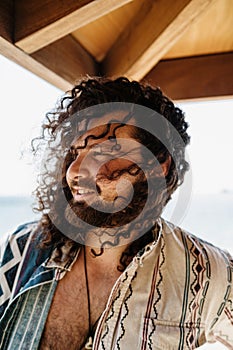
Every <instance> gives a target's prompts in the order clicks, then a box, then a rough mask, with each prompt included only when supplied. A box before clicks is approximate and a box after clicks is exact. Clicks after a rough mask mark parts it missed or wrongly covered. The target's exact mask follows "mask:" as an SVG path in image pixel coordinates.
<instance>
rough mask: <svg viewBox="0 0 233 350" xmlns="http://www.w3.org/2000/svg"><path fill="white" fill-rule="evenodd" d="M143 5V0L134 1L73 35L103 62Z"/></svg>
mask: <svg viewBox="0 0 233 350" xmlns="http://www.w3.org/2000/svg"><path fill="white" fill-rule="evenodd" d="M141 5H142V0H134V1H133V2H130V3H128V4H127V5H125V6H122V7H120V8H119V9H117V10H115V11H112V12H110V13H108V14H107V15H105V16H102V17H101V18H98V19H97V20H96V21H93V22H91V23H89V24H87V25H85V26H83V27H81V28H79V29H77V30H76V31H74V32H72V35H73V36H74V37H75V38H76V40H77V41H78V42H79V43H80V44H81V45H82V46H83V47H85V49H86V50H87V51H88V52H90V54H91V55H92V56H93V57H95V59H96V60H97V61H98V62H101V61H102V60H103V59H104V57H105V56H106V54H107V52H108V51H109V49H110V48H111V46H112V45H113V44H114V42H115V41H116V40H117V38H118V37H119V35H120V34H121V33H122V32H123V31H124V30H125V28H126V27H127V26H128V24H129V23H130V21H131V20H132V19H133V17H134V16H135V14H136V13H137V11H138V10H139V8H140V7H141Z"/></svg>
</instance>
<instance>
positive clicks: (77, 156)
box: [66, 112, 147, 226]
mask: <svg viewBox="0 0 233 350" xmlns="http://www.w3.org/2000/svg"><path fill="white" fill-rule="evenodd" d="M124 113H125V112H119V114H120V115H121V116H122V115H123V116H124ZM125 114H126V113H125ZM113 117H116V116H115V115H114V116H113V115H112V114H107V115H105V116H104V117H103V118H102V119H103V120H101V122H103V123H105V124H103V125H100V126H95V123H93V122H92V124H91V125H90V126H89V127H91V129H90V130H88V131H87V132H85V133H84V134H83V135H82V136H81V137H79V138H78V139H77V140H74V142H73V143H72V145H71V153H72V154H73V161H72V163H71V164H70V166H69V168H68V170H67V173H66V180H67V183H68V186H69V188H70V191H71V194H72V196H73V200H72V204H73V206H74V207H75V212H76V213H77V215H79V216H80V218H81V219H84V220H85V221H86V220H87V221H88V222H89V223H90V224H95V220H96V223H97V224H98V226H99V225H100V226H102V225H105V224H106V218H107V216H109V213H110V214H112V216H111V217H112V219H113V221H114V222H115V225H116V226H118V225H120V224H122V222H123V221H122V220H123V216H122V212H121V210H123V209H124V208H125V207H126V206H127V205H128V204H129V203H130V202H131V200H132V198H133V193H134V190H135V188H137V186H139V187H140V191H141V184H142V186H143V188H144V192H145V191H146V189H147V186H146V179H145V175H144V173H143V172H142V171H141V170H140V163H142V161H143V157H142V151H141V145H140V143H138V142H137V141H136V140H135V138H134V136H133V135H134V126H132V125H121V124H120V123H113V124H111V125H110V126H109V128H108V127H107V124H106V123H107V122H108V121H109V120H112V119H113ZM103 135H104V136H103ZM135 186H136V187H135ZM133 187H134V188H133ZM136 191H137V190H136ZM134 195H135V193H134ZM138 195H139V193H138ZM142 204H143V203H142ZM91 207H92V208H91ZM90 208H91V209H90ZM93 208H94V209H93ZM138 210H139V208H134V212H135V215H137V213H138ZM88 211H89V212H90V215H89V216H91V217H89V218H87V217H86V216H88ZM140 211H141V208H140ZM98 212H104V214H99V215H98ZM100 217H101V218H102V219H101V220H100V222H99V219H100ZM101 221H104V222H103V223H101ZM112 224H113V223H111V224H110V226H111V225H112ZM107 226H108V225H107Z"/></svg>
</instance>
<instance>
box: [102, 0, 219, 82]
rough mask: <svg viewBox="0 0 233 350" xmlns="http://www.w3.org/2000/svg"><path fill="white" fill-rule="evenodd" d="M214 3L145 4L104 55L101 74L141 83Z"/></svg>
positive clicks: (159, 0)
mask: <svg viewBox="0 0 233 350" xmlns="http://www.w3.org/2000/svg"><path fill="white" fill-rule="evenodd" d="M212 2H213V0H175V1H167V0H157V1H154V0H145V1H144V2H143V5H142V7H141V9H140V10H139V11H138V13H137V14H136V16H135V17H134V19H133V20H132V21H131V23H130V24H129V26H128V28H126V30H124V32H123V33H122V35H121V36H120V37H119V38H118V40H117V41H116V42H115V44H114V45H113V47H112V48H111V49H110V51H109V53H108V54H107V56H106V58H105V60H104V62H103V65H102V72H103V74H104V75H107V76H118V75H126V76H128V77H130V78H133V79H136V80H139V79H142V78H143V77H144V76H145V75H146V74H147V73H148V72H149V71H150V70H151V69H152V68H153V67H154V66H155V65H156V64H157V63H158V62H159V60H160V59H161V58H162V57H163V56H164V55H165V53H166V52H167V51H168V50H169V49H170V48H171V47H172V46H173V45H174V43H175V42H176V41H177V40H178V39H179V38H180V37H181V35H182V34H183V32H184V30H185V29H186V28H188V26H189V25H190V24H191V23H193V22H194V21H195V20H196V19H198V18H199V17H200V14H201V13H202V12H203V11H205V10H206V9H207V8H208V6H209V5H210V4H211V3H212Z"/></svg>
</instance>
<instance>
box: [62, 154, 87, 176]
mask: <svg viewBox="0 0 233 350" xmlns="http://www.w3.org/2000/svg"><path fill="white" fill-rule="evenodd" d="M89 176H90V168H89V164H88V162H87V161H85V157H84V156H81V155H79V156H78V157H77V158H76V159H75V160H74V161H73V162H72V163H71V164H70V166H69V168H68V169H67V172H66V177H67V179H69V180H75V179H78V178H86V177H89Z"/></svg>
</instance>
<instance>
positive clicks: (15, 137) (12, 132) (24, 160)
mask: <svg viewBox="0 0 233 350" xmlns="http://www.w3.org/2000/svg"><path fill="white" fill-rule="evenodd" d="M0 76H1V82H0V96H1V129H0V161H1V173H0V196H15V195H17V196H20V195H23V196H28V195H30V194H31V192H32V190H33V189H34V188H35V186H36V181H35V179H36V172H35V167H34V166H33V164H32V163H33V160H32V157H31V155H30V141H31V139H32V138H33V137H36V136H38V135H39V133H40V125H41V122H42V120H43V119H44V116H45V113H46V112H47V111H49V110H50V109H52V108H53V107H54V105H55V103H56V101H57V99H58V98H59V97H60V96H61V95H62V93H63V92H62V91H61V90H59V89H57V88H55V87H54V86H52V85H50V84H49V83H47V82H45V81H44V80H42V79H40V78H39V77H37V76H35V75H34V74H32V73H30V72H28V71H27V70H25V69H23V68H22V67H20V66H18V65H17V64H15V63H13V62H11V61H9V60H8V59H6V58H5V57H3V56H0ZM178 106H180V107H181V108H182V109H183V110H184V111H185V114H186V118H187V121H188V123H189V124H190V127H189V132H190V134H191V136H192V139H191V145H190V146H189V147H188V157H189V161H190V166H191V173H192V179H191V177H189V181H191V186H192V192H193V193H205V194H207V193H220V192H228V191H230V192H231V191H233V182H232V173H233V165H232V154H231V153H232V150H233V137H232V130H233V117H232V110H233V99H228V100H218V101H209V102H186V103H178ZM190 179H191V180H190Z"/></svg>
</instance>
